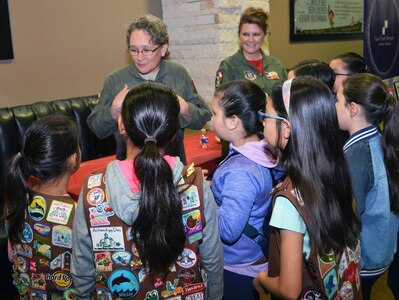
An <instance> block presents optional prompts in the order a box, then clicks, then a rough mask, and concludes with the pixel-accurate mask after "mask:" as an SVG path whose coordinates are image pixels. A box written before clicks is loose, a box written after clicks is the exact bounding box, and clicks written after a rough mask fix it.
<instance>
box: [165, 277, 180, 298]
mask: <svg viewBox="0 0 399 300" xmlns="http://www.w3.org/2000/svg"><path fill="white" fill-rule="evenodd" d="M178 284H179V279H175V280H174V281H173V283H171V282H170V281H167V282H166V285H165V287H166V290H164V291H162V292H161V296H162V297H163V298H168V297H170V296H173V295H178V294H182V293H183V288H182V287H181V286H177V285H178Z"/></svg>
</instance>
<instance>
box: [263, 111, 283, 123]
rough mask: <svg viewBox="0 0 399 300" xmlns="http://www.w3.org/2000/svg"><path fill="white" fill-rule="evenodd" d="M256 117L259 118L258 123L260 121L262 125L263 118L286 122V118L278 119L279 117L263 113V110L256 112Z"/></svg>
mask: <svg viewBox="0 0 399 300" xmlns="http://www.w3.org/2000/svg"><path fill="white" fill-rule="evenodd" d="M258 116H259V121H261V122H262V123H263V124H264V120H265V118H271V119H276V120H280V121H286V120H287V119H286V118H283V117H279V116H273V115H270V114H267V113H265V112H264V111H263V110H260V111H258Z"/></svg>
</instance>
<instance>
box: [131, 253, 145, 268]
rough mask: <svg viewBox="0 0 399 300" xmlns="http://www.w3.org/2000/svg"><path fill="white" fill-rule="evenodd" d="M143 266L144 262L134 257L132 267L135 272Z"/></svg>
mask: <svg viewBox="0 0 399 300" xmlns="http://www.w3.org/2000/svg"><path fill="white" fill-rule="evenodd" d="M142 265H143V262H142V261H141V259H140V258H139V257H135V256H133V257H132V260H131V261H130V267H131V268H132V269H133V270H137V269H139V268H141V266H142Z"/></svg>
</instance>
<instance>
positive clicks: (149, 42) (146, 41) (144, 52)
mask: <svg viewBox="0 0 399 300" xmlns="http://www.w3.org/2000/svg"><path fill="white" fill-rule="evenodd" d="M126 41H127V48H128V52H129V54H130V56H131V58H132V63H131V64H129V65H128V66H126V67H123V68H122V69H119V70H116V71H114V72H112V73H111V74H110V75H109V76H108V77H107V78H106V79H105V82H104V87H103V90H102V92H101V94H100V99H99V102H98V104H97V105H96V107H95V108H94V110H93V111H92V113H91V114H90V116H89V117H88V119H87V123H88V125H89V127H90V129H91V130H92V131H93V132H94V133H95V134H96V135H97V136H98V137H99V138H105V137H107V136H109V135H111V134H113V135H114V136H115V139H116V142H117V158H118V159H124V158H125V156H126V145H125V143H124V141H123V138H122V136H121V135H120V134H119V132H118V128H117V127H118V126H117V121H116V120H117V117H118V115H119V114H120V112H121V108H122V103H123V100H124V98H125V96H126V94H127V93H128V91H129V89H131V88H132V87H134V86H136V85H138V84H139V83H142V82H144V81H157V82H162V83H164V84H166V85H168V86H170V87H171V88H172V89H174V90H175V91H176V94H177V95H178V98H179V102H180V126H181V128H180V129H179V130H178V132H177V135H176V139H175V143H173V144H172V147H171V148H169V149H168V153H169V154H174V155H178V156H179V157H180V159H181V160H182V162H183V163H186V157H185V152H184V144H183V137H184V128H191V129H201V128H202V127H203V126H204V124H205V123H206V122H207V121H208V120H209V119H210V117H211V113H210V111H209V108H208V106H207V104H206V103H205V102H204V100H203V99H202V98H201V97H200V96H199V95H198V94H197V91H196V89H195V86H194V84H193V80H192V79H191V77H190V75H189V74H188V72H187V71H186V70H185V69H184V67H183V66H181V65H179V64H176V63H173V62H170V61H167V60H166V58H167V57H168V55H169V50H168V43H169V35H168V32H167V29H166V25H165V24H164V23H163V22H162V20H161V19H159V18H157V17H155V16H152V15H145V16H141V17H139V18H137V19H136V20H134V22H133V23H132V24H130V26H129V28H128V31H127V35H126Z"/></svg>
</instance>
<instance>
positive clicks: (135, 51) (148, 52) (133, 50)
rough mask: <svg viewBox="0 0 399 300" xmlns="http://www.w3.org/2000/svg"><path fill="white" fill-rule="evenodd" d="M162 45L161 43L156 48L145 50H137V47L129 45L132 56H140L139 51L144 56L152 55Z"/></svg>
mask: <svg viewBox="0 0 399 300" xmlns="http://www.w3.org/2000/svg"><path fill="white" fill-rule="evenodd" d="M161 46H162V45H159V46H158V47H156V48H155V49H154V50H150V49H143V50H137V49H136V48H132V47H129V52H130V54H131V55H132V56H138V55H139V53H141V54H142V55H143V56H150V55H151V54H153V53H154V52H155V51H157V50H158V49H159V48H160V47H161Z"/></svg>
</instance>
